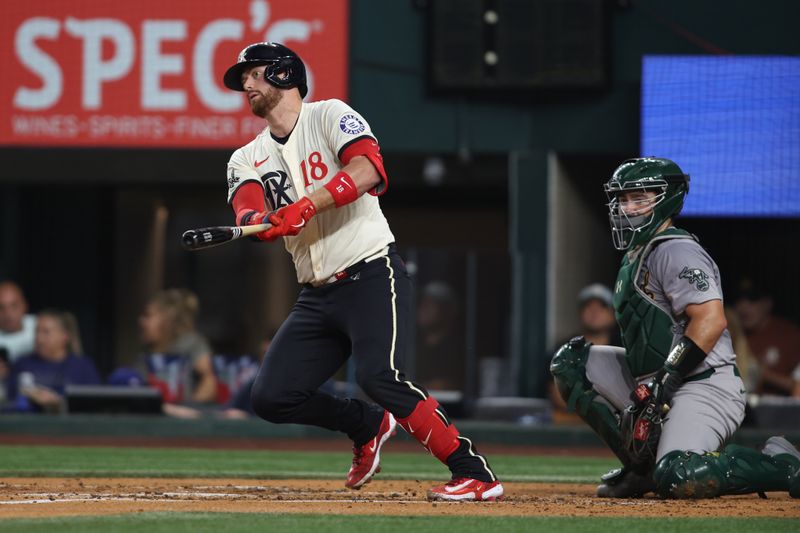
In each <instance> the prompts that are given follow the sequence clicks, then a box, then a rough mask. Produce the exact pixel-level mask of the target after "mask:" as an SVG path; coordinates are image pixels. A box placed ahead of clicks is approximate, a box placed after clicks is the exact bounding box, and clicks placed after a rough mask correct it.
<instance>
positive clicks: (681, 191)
mask: <svg viewBox="0 0 800 533" xmlns="http://www.w3.org/2000/svg"><path fill="white" fill-rule="evenodd" d="M604 188H605V191H606V195H607V196H608V204H606V205H607V206H608V218H609V222H610V223H611V237H612V240H613V242H614V247H615V248H616V249H617V250H627V249H629V248H632V247H634V248H635V247H637V246H640V245H642V244H645V243H647V242H648V241H649V240H650V239H651V238H652V237H653V235H655V233H656V231H657V230H658V228H659V227H660V226H661V225H662V224H663V223H664V221H666V220H667V219H670V218H672V217H674V216H677V215H678V214H679V213H680V212H681V209H682V208H683V199H684V197H685V196H686V194H687V193H688V192H689V176H688V175H687V174H684V173H683V171H682V170H681V169H680V167H678V165H677V164H675V163H674V162H672V161H670V160H669V159H662V158H659V157H642V158H637V159H628V160H627V161H625V162H623V163H622V164H621V165H620V166H619V167H617V169H616V170H615V171H614V174H613V175H612V176H611V179H610V180H608V182H607V183H606V184H605V187H604ZM636 192H641V193H647V192H652V193H655V194H654V196H651V195H649V194H641V195H636V194H631V193H636ZM623 194H626V196H627V197H628V198H627V199H626V201H625V206H624V208H623V205H622V202H621V201H620V197H621V196H622V195H623ZM637 201H638V202H640V205H638V206H637V205H636V204H637Z"/></svg>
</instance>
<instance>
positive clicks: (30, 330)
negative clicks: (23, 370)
mask: <svg viewBox="0 0 800 533" xmlns="http://www.w3.org/2000/svg"><path fill="white" fill-rule="evenodd" d="M35 336H36V315H25V316H24V317H23V318H22V329H21V330H19V331H15V332H13V333H6V332H5V331H0V346H2V347H3V348H5V349H6V350H8V362H9V363H13V362H14V361H16V360H17V359H19V357H20V356H23V355H25V354H29V353H31V352H32V351H33V341H34V338H35Z"/></svg>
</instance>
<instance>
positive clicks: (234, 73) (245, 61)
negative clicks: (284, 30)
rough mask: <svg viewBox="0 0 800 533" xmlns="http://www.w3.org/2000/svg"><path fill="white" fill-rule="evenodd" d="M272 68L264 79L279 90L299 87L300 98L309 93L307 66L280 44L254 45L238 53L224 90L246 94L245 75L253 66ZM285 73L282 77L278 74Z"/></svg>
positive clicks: (227, 76) (227, 73)
mask: <svg viewBox="0 0 800 533" xmlns="http://www.w3.org/2000/svg"><path fill="white" fill-rule="evenodd" d="M258 65H269V67H267V69H266V70H265V71H264V79H265V80H267V81H268V82H270V83H271V84H272V85H274V86H275V87H278V88H280V89H289V88H291V87H297V88H298V89H299V90H300V97H301V98H305V96H306V94H308V85H307V82H306V67H305V65H304V64H303V61H302V60H301V59H300V56H298V55H297V54H295V53H294V52H293V51H292V50H290V49H289V48H287V47H285V46H283V45H282V44H280V43H255V44H251V45H250V46H247V47H245V49H244V50H242V51H241V52H239V57H238V58H237V59H236V64H235V65H233V66H232V67H231V68H229V69H228V70H227V71H226V72H225V77H224V78H223V81H224V82H225V87H227V88H228V89H233V90H234V91H244V87H242V72H244V71H245V69H248V68H250V67H255V66H258ZM282 72H285V73H286V76H285V77H283V78H281V77H279V76H278V74H280V73H282Z"/></svg>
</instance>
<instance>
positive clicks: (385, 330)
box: [251, 246, 495, 481]
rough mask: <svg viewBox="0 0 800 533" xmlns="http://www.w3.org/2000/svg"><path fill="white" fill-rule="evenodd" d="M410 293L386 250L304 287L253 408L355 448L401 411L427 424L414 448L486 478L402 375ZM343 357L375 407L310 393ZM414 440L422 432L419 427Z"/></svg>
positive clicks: (472, 454)
mask: <svg viewBox="0 0 800 533" xmlns="http://www.w3.org/2000/svg"><path fill="white" fill-rule="evenodd" d="M410 297H411V280H410V279H409V276H408V273H407V272H406V268H405V265H404V264H403V261H402V260H401V259H400V256H399V255H398V254H397V252H396V251H395V250H394V246H391V247H390V251H389V254H388V255H387V256H384V257H379V258H378V259H374V260H372V261H370V262H369V263H362V264H360V265H356V266H354V267H351V268H349V269H347V276H346V277H344V278H343V279H340V280H338V281H336V282H333V283H329V284H327V285H323V286H321V287H310V286H307V287H305V288H304V289H303V290H302V291H301V293H300V296H299V297H298V299H297V302H296V303H295V305H294V307H293V308H292V311H291V312H290V313H289V316H288V318H287V319H286V321H285V322H284V323H283V325H282V326H281V327H280V329H279V330H278V333H277V334H276V335H275V338H274V339H273V340H272V344H270V347H269V350H268V352H267V356H266V357H265V359H264V362H263V363H262V365H261V368H260V369H259V372H258V375H257V376H256V380H255V383H254V384H253V389H252V393H251V399H252V402H253V410H254V411H255V412H256V414H257V415H258V416H260V417H261V418H263V419H265V420H268V421H270V422H275V423H293V424H307V425H312V426H319V427H323V428H326V429H331V430H334V431H341V432H343V433H346V434H347V435H348V436H349V437H350V438H351V439H352V440H353V442H354V443H355V445H356V446H362V445H364V444H365V443H366V442H368V441H369V440H370V439H372V438H373V437H374V436H375V435H376V434H377V432H378V429H379V428H380V424H381V421H382V419H383V414H384V409H385V410H386V411H389V412H390V413H392V414H393V415H394V416H395V417H396V418H397V419H398V421H400V422H402V421H403V419H406V418H407V417H408V420H407V421H406V424H407V425H406V426H404V427H406V428H411V425H410V424H411V423H413V424H414V427H419V426H418V422H419V423H420V424H422V425H424V426H425V427H426V428H429V431H428V432H427V436H428V438H427V439H425V442H423V445H425V444H426V443H427V440H428V439H431V440H432V441H435V440H438V441H439V442H442V443H443V444H442V445H441V446H437V447H436V448H435V449H431V453H433V454H434V455H436V456H437V457H438V458H439V459H440V460H441V461H442V462H445V463H446V464H447V465H448V467H449V468H450V470H451V471H452V472H453V475H454V476H458V477H461V476H463V477H471V478H474V479H479V480H482V481H494V479H495V477H494V473H492V471H491V469H490V468H489V466H488V464H487V463H486V460H485V458H483V456H481V455H479V454H478V453H477V452H476V451H475V450H474V448H473V446H472V442H471V441H470V440H469V439H467V438H465V437H461V436H458V432H457V430H456V429H455V428H454V427H452V426H451V425H450V423H449V421H448V420H447V415H446V413H445V412H444V409H443V408H442V407H441V406H439V405H438V403H437V402H435V400H434V399H432V398H429V397H428V393H427V391H425V389H424V388H422V387H421V386H419V385H417V384H415V383H412V382H411V381H408V380H406V378H405V376H404V375H403V372H402V370H401V369H402V368H403V362H404V356H405V351H406V342H407V336H408V326H409V324H408V321H409V320H410V319H411V317H412V314H411V309H410ZM351 355H352V357H354V358H355V363H356V381H357V382H358V384H359V386H360V387H361V389H362V390H363V391H364V392H365V393H366V394H367V395H368V396H369V397H370V398H372V399H373V400H374V401H375V402H377V404H378V405H374V404H370V403H367V402H365V401H362V400H359V399H354V398H339V397H336V396H332V395H330V394H326V393H324V392H320V391H319V387H320V386H321V385H322V384H323V383H324V382H325V381H326V380H327V379H328V378H330V377H331V376H332V375H333V374H334V373H335V372H336V371H337V370H338V369H339V368H340V367H341V366H342V365H343V364H344V362H345V361H346V360H347V358H348V357H350V356H351ZM434 406H435V407H436V408H435V410H434V411H432V412H429V413H428V414H425V412H426V408H427V409H432V408H433V407H434ZM437 420H440V421H438V422H437ZM412 429H413V428H412ZM431 435H433V438H431ZM415 437H419V438H424V437H421V436H420V431H419V430H418V432H417V435H415ZM419 438H418V439H417V440H419ZM449 439H452V440H449ZM421 442H422V441H421ZM448 443H449V444H448ZM429 449H430V448H429ZM437 450H438V452H437ZM442 450H446V452H442Z"/></svg>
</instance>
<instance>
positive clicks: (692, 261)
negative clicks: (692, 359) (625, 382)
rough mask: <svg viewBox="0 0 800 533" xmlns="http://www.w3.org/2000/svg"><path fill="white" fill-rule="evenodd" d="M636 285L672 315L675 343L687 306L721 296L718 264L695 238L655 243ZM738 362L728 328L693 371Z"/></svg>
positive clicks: (683, 324)
mask: <svg viewBox="0 0 800 533" xmlns="http://www.w3.org/2000/svg"><path fill="white" fill-rule="evenodd" d="M637 285H638V286H639V287H640V288H641V289H642V291H643V292H644V293H645V294H646V295H647V296H648V297H649V299H650V300H651V302H655V304H656V305H657V306H658V307H660V308H661V309H662V310H664V311H665V312H667V313H668V314H669V315H670V316H671V317H672V320H673V327H672V334H673V341H672V345H673V346H674V345H675V344H676V343H677V342H678V340H679V339H680V338H681V337H682V336H683V334H684V332H685V330H686V324H687V323H688V317H687V316H686V312H685V311H686V306H688V305H690V304H702V303H705V302H708V301H710V300H722V280H721V277H720V273H719V268H717V265H716V263H715V262H714V260H713V259H711V257H710V256H709V255H708V252H706V251H705V249H703V247H702V246H700V244H699V243H698V242H697V241H695V240H694V239H669V240H666V241H664V242H662V243H660V244H659V245H658V246H656V247H655V248H654V249H653V251H652V252H651V253H649V254H648V255H647V257H646V258H645V259H644V264H643V265H642V268H641V270H640V273H639V277H638V279H637ZM735 362H736V355H735V354H734V351H733V345H732V343H731V336H730V333H729V332H728V330H727V329H725V331H723V332H722V336H721V337H720V338H719V340H718V341H717V343H716V344H715V345H714V348H713V349H712V350H711V352H710V353H709V354H708V356H707V357H706V359H705V360H704V361H703V362H702V363H701V364H700V365H699V366H698V367H697V369H695V370H694V371H693V372H692V373H693V374H694V373H697V372H701V371H703V370H706V369H708V368H710V367H720V366H724V365H732V364H734V363H735Z"/></svg>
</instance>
